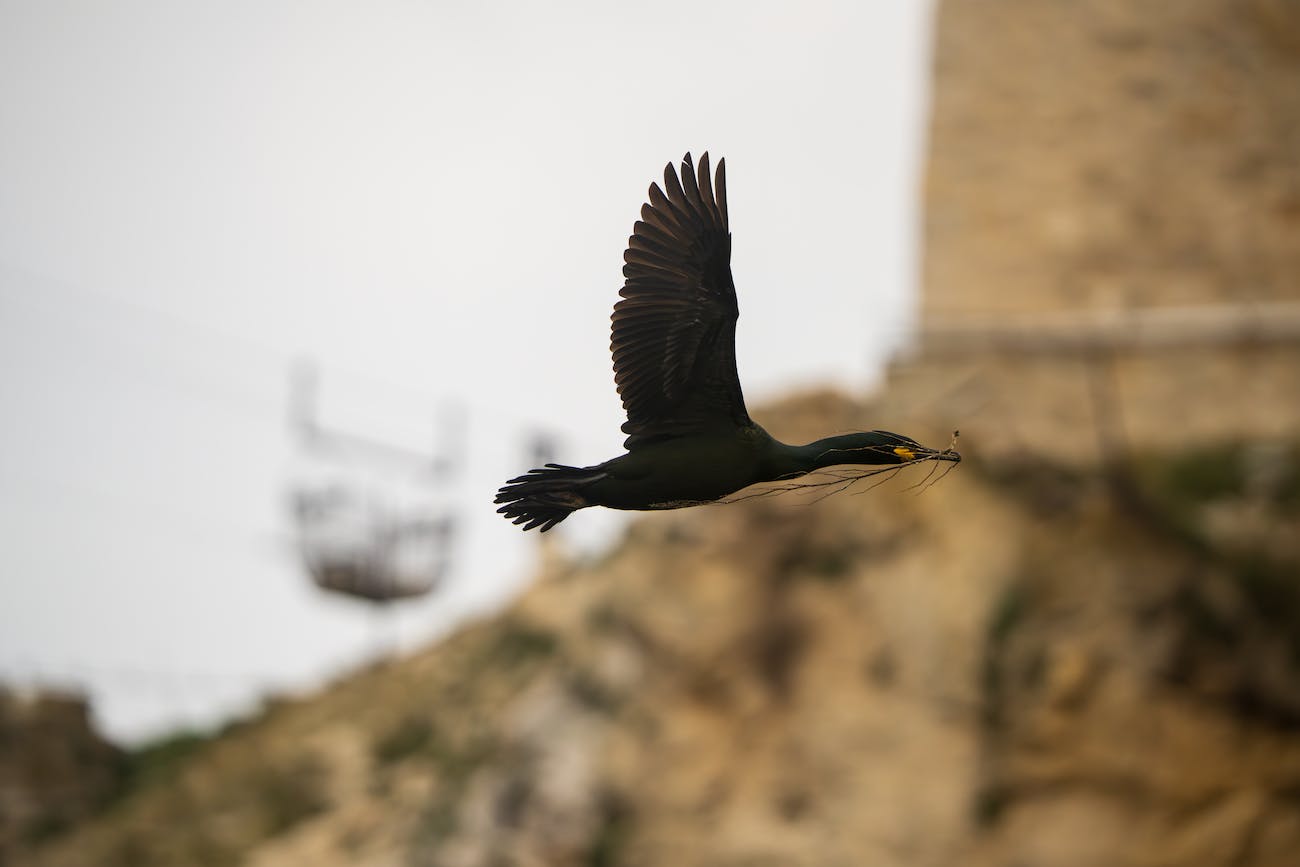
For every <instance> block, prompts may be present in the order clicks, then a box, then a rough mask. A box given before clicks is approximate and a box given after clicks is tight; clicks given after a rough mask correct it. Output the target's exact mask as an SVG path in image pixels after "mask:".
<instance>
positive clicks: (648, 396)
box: [496, 153, 961, 532]
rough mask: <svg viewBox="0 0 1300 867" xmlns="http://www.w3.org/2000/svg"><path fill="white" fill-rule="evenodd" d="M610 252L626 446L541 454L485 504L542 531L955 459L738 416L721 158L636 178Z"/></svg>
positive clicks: (948, 452) (882, 438)
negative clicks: (645, 180)
mask: <svg viewBox="0 0 1300 867" xmlns="http://www.w3.org/2000/svg"><path fill="white" fill-rule="evenodd" d="M623 261H624V262H625V264H624V266H623V276H624V277H625V278H626V282H625V283H624V285H623V289H622V291H620V292H619V295H621V296H622V299H621V300H620V301H619V302H618V303H617V304H615V305H614V314H613V316H612V320H613V327H612V336H611V340H610V350H611V351H612V353H613V355H614V382H615V384H616V385H617V386H618V393H619V396H620V397H622V399H623V408H624V409H625V410H626V411H627V422H626V423H625V424H624V425H623V432H624V433H626V434H627V435H628V437H627V439H626V440H625V441H624V443H623V445H624V447H625V448H626V449H627V454H625V455H621V456H619V457H616V458H613V459H611V460H608V461H605V462H604V463H603V464H597V465H596V466H592V467H569V466H563V465H560V464H547V465H546V466H544V467H541V468H539V469H535V470H530V471H529V472H528V473H526V474H524V475H522V476H519V477H517V478H514V479H511V480H510V481H509V482H507V483H506V484H505V485H504V486H503V487H502V488H501V489H500V490H498V491H497V495H496V502H497V503H501V504H503V505H502V506H501V508H499V509H497V511H498V512H500V513H501V514H503V515H505V516H506V517H507V518H509V519H511V520H513V521H514V523H516V524H523V525H524V529H525V530H531V529H532V528H534V527H540V528H541V530H542V532H546V531H547V530H549V529H551V528H552V527H554V526H555V525H556V524H558V523H560V522H561V521H563V520H564V519H565V518H567V517H568V516H569V513H570V512H573V511H574V510H576V509H584V508H586V507H587V506H607V507H609V508H611V509H679V508H683V507H685V506H698V505H702V504H704V503H711V502H715V501H717V500H719V499H721V498H723V497H725V496H727V495H728V494H731V493H734V492H736V491H738V490H740V489H741V488H745V487H748V486H749V485H752V484H754V483H756V482H769V481H776V480H779V479H792V478H795V477H798V476H802V475H804V474H806V473H810V472H813V471H814V470H819V469H822V468H825V467H831V466H837V465H841V464H868V465H893V464H904V463H911V462H916V461H926V460H939V461H960V460H961V455H959V454H958V453H957V452H956V451H954V450H952V449H944V450H942V451H940V450H937V449H931V448H926V447H925V446H922V445H921V444H920V443H918V442H916V441H915V440H913V439H910V438H908V437H905V436H901V435H899V434H895V433H890V432H888V431H879V430H876V431H867V432H862V433H849V434H842V435H840V436H832V437H827V438H826V439H820V440H817V441H816V442H812V443H808V444H807V445H802V446H793V445H787V444H785V443H782V442H779V441H777V440H775V439H773V438H772V437H771V436H770V435H768V433H767V431H765V430H763V428H761V427H759V426H758V425H757V424H755V423H754V422H753V421H752V420H751V419H750V417H749V413H748V412H746V410H745V399H744V396H743V395H742V394H741V391H740V380H739V378H738V377H737V375H736V347H735V342H736V318H737V316H738V315H739V311H738V309H737V307H736V289H735V286H734V284H733V283H732V280H731V232H730V231H729V229H728V219H727V173H726V160H719V161H718V172H717V180H716V183H715V182H713V181H712V180H711V179H710V177H709V155H708V154H707V153H705V154H703V155H702V156H701V157H700V165H699V171H698V175H697V172H696V170H695V166H694V165H693V164H692V162H691V155H690V154H689V153H688V154H686V156H685V157H684V158H683V160H682V171H681V179H680V181H679V180H678V176H677V172H676V171H675V170H674V167H673V165H672V163H669V164H668V165H667V167H665V169H664V186H663V189H662V190H661V189H660V188H659V185H658V184H651V185H650V201H649V202H648V203H646V204H644V205H642V207H641V219H640V220H638V221H637V223H636V226H635V228H634V230H633V232H632V236H631V237H630V238H629V239H628V244H627V251H626V252H625V253H624V254H623Z"/></svg>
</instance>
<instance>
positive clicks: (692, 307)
mask: <svg viewBox="0 0 1300 867" xmlns="http://www.w3.org/2000/svg"><path fill="white" fill-rule="evenodd" d="M623 261H624V262H625V263H626V264H624V266H623V276H624V277H625V278H626V280H625V282H624V284H623V289H622V290H621V291H620V292H619V294H620V295H621V296H622V300H620V301H619V302H618V303H617V304H615V305H614V315H613V317H612V319H613V327H612V335H611V340H610V350H611V352H612V353H613V355H614V382H615V383H616V384H617V386H618V393H619V396H620V397H622V398H623V408H624V409H625V410H626V411H627V423H626V424H624V425H623V432H624V433H626V434H628V438H627V440H626V441H625V443H624V444H625V445H626V447H627V448H629V449H631V448H633V447H635V446H636V445H637V444H638V443H641V442H646V441H648V440H651V439H657V438H660V437H666V436H678V435H682V434H690V433H696V432H700V431H704V430H716V429H719V428H734V427H739V426H742V425H746V424H748V423H749V413H748V412H746V410H745V398H744V395H743V394H742V393H741V390H740V380H739V378H738V377H737V376H736V318H737V316H738V315H739V314H738V310H737V308H736V288H735V285H734V284H733V283H732V280H731V233H730V231H729V230H728V224H727V173H726V160H719V161H718V174H717V183H716V186H715V184H714V183H713V182H712V181H711V179H710V177H709V155H708V154H707V153H706V154H702V155H701V156H700V166H699V172H698V177H697V174H696V170H695V166H694V165H693V164H692V162H691V155H690V154H687V155H686V156H685V157H684V158H683V160H682V172H681V180H680V181H679V180H678V176H677V172H676V171H675V169H674V168H673V165H672V164H671V163H669V164H668V166H667V167H665V169H664V188H663V189H662V190H661V189H660V188H659V185H658V184H651V185H650V201H649V202H648V203H647V204H645V205H642V206H641V219H640V220H638V221H637V223H636V227H635V229H634V230H633V233H632V237H630V238H629V239H628V244H627V252H625V253H624V254H623Z"/></svg>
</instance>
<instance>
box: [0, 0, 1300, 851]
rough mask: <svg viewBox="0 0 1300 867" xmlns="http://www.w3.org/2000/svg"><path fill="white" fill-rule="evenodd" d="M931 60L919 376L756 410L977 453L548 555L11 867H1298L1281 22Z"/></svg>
mask: <svg viewBox="0 0 1300 867" xmlns="http://www.w3.org/2000/svg"><path fill="white" fill-rule="evenodd" d="M936 27H937V30H936V60H935V64H936V70H935V74H936V78H935V97H934V111H935V113H934V119H933V125H932V136H931V154H930V162H929V170H928V174H927V181H926V190H925V202H926V218H925V220H926V222H925V244H926V249H925V260H924V300H923V304H922V315H921V320H920V323H919V330H918V338H917V340H916V342H915V345H914V346H913V347H912V348H911V350H910V352H909V353H908V354H907V355H906V356H904V357H902V358H900V359H898V361H897V362H896V363H895V364H894V366H893V368H892V369H891V371H890V376H889V379H888V382H887V383H886V385H885V386H884V388H883V390H882V391H881V393H880V394H879V395H876V396H875V397H873V398H872V399H871V400H870V401H865V402H863V401H857V400H853V399H849V398H846V397H842V396H836V395H830V394H820V395H818V394H814V395H805V396H803V397H800V398H792V399H791V400H789V401H787V402H786V403H785V404H783V405H780V406H775V407H767V408H756V409H755V413H754V414H755V417H756V418H757V419H758V420H759V421H760V422H762V423H763V424H765V425H766V426H768V428H769V429H770V430H771V431H772V432H773V433H774V434H776V435H778V436H781V437H784V438H788V439H792V440H807V439H810V438H812V437H815V436H819V435H823V434H825V433H827V432H831V431H844V430H849V429H855V428H864V427H880V426H885V427H889V428H892V429H899V430H904V431H907V432H908V433H913V434H915V435H917V436H918V438H920V439H922V440H924V441H927V442H937V443H944V442H946V441H947V438H948V436H949V433H950V431H951V429H952V428H955V427H960V428H961V430H962V438H961V443H960V445H961V448H962V450H963V452H964V453H965V454H967V456H968V460H967V461H965V462H964V463H963V464H961V465H960V466H959V467H957V468H956V469H955V470H954V471H953V472H951V473H949V474H947V475H946V476H944V477H943V478H942V479H941V480H936V478H933V477H928V476H927V472H928V469H929V468H928V467H925V466H921V467H912V468H908V469H907V470H906V471H905V472H902V473H899V474H898V476H897V478H894V479H892V480H890V481H887V482H886V483H885V484H883V485H881V486H880V487H878V488H873V487H871V482H870V481H861V482H858V483H856V484H855V485H853V486H852V487H850V488H849V489H848V490H844V491H840V492H838V493H835V494H834V495H832V496H827V497H823V496H821V495H822V494H824V493H827V492H829V491H830V489H820V490H811V491H805V492H793V493H785V494H781V495H780V496H775V497H759V498H754V499H749V500H746V501H744V502H740V503H737V504H734V505H728V506H715V507H706V508H698V509H691V510H686V511H682V512H678V513H665V514H657V515H648V516H646V517H645V518H643V519H641V520H638V521H637V522H636V523H635V524H633V525H632V527H631V529H630V531H629V532H628V534H627V536H626V538H625V539H623V540H622V541H621V542H620V543H619V544H617V545H616V546H614V547H613V548H612V549H611V550H610V551H609V552H608V553H607V554H605V555H603V556H602V557H600V558H598V559H594V560H586V559H575V558H573V557H571V556H569V555H567V554H566V553H565V549H564V544H563V536H562V530H563V528H561V532H558V533H557V534H556V536H557V537H558V539H557V540H556V541H555V542H554V543H552V544H549V545H547V546H546V547H544V548H543V550H542V553H543V556H542V558H541V559H542V565H541V566H540V567H539V574H538V576H537V580H536V582H535V583H534V585H533V587H532V589H531V590H530V591H529V592H528V593H527V594H526V595H524V596H523V597H522V598H521V599H520V600H518V602H517V603H516V604H515V605H513V606H512V607H511V608H510V609H509V610H507V611H505V612H504V613H502V614H501V615H500V616H499V617H496V618H493V619H491V620H489V621H486V622H483V623H479V624H476V625H472V626H469V627H466V628H464V629H462V630H461V631H460V632H459V633H458V634H456V635H455V636H453V637H452V638H451V639H449V640H448V641H446V642H444V643H442V644H440V645H439V646H437V647H433V648H429V649H427V650H426V651H423V652H421V653H419V654H417V655H415V656H413V657H410V658H407V659H402V660H395V661H393V662H390V663H388V664H385V665H382V666H378V667H375V668H373V669H370V670H367V671H363V672H359V673H357V674H356V675H355V676H353V677H351V678H349V679H347V680H345V681H343V682H341V683H338V684H336V685H334V686H333V687H331V688H329V689H328V690H326V691H324V692H323V693H322V694H320V695H318V696H315V697H310V698H306V699H301V700H293V701H282V702H278V703H275V704H274V705H272V706H270V707H268V708H267V709H266V711H265V713H263V714H262V715H261V716H259V717H258V718H257V719H254V720H249V721H247V722H244V723H241V724H237V725H234V726H232V727H231V728H230V729H229V730H228V731H226V732H225V733H223V734H221V735H220V736H216V737H212V738H208V739H188V740H181V741H178V742H175V743H170V744H166V745H162V746H161V747H160V748H156V749H155V750H153V751H151V752H149V753H148V754H147V755H146V756H143V757H140V756H137V757H135V758H134V759H133V761H135V762H136V764H137V765H138V766H141V767H143V768H144V769H145V770H143V771H141V772H139V773H136V774H134V775H133V776H132V777H131V782H130V784H129V785H128V786H127V787H126V788H125V789H124V790H123V792H122V794H120V795H119V797H118V798H117V800H116V801H115V802H114V803H113V804H112V805H111V806H109V807H108V808H107V809H106V810H104V811H103V812H101V813H100V814H99V815H98V817H97V818H94V819H92V820H90V821H88V822H85V823H83V824H81V825H79V826H77V827H75V828H73V829H72V830H70V831H66V832H64V833H63V834H61V835H58V836H54V837H52V838H49V839H43V840H41V841H36V842H35V843H33V844H32V845H31V846H30V847H29V848H27V849H25V850H24V851H23V852H22V854H21V855H18V856H15V862H14V863H24V864H34V865H50V867H54V865H69V867H72V865H84V864H94V865H105V867H113V865H121V867H126V865H132V867H135V865H169V867H172V865H224V864H249V865H267V867H270V865H296V864H313V865H317V867H329V865H344V864H348V865H353V864H363V865H376V867H387V865H394V867H396V865H431V867H432V865H437V867H498V865H539V867H540V865H584V867H585V865H647V867H651V865H663V864H673V865H678V867H696V865H699V867H705V865H708V867H740V865H746V867H761V865H773V867H777V865H780V867H800V865H809V867H813V865H816V867H836V865H845V867H850V865H852V867H857V865H873V867H874V865H882V867H890V865H898V867H903V865H909V867H948V865H953V864H963V865H973V867H981V865H989V867H993V865H1006V867H1011V865H1034V867H1085V865H1088V867H1091V865H1097V864H1106V865H1117V867H1122V865H1145V867H1155V865H1168V867H1175V865H1187V867H1200V865H1207V864H1233V865H1242V867H1270V865H1277V867H1282V865H1291V864H1294V863H1296V858H1297V856H1296V853H1297V852H1300V401H1297V400H1296V395H1297V394H1300V379H1298V378H1297V377H1300V349H1298V344H1297V339H1298V338H1300V327H1298V323H1300V317H1298V316H1297V303H1300V156H1298V155H1300V4H1297V3H1295V2H1290V0H1240V2H1238V0H1180V2H1165V3H1144V4H1133V3H1125V2H1117V0H1087V2H1076V3H1058V2H1046V0H946V2H942V3H940V4H939V6H938V11H937V22H936ZM931 482H935V484H933V485H932V486H931V485H930V483H931ZM581 519H582V515H581V514H579V515H578V516H576V517H575V518H573V520H581ZM146 771H147V772H146Z"/></svg>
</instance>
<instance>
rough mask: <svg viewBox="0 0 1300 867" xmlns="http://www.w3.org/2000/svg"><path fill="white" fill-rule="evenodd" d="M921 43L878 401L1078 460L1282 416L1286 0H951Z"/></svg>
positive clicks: (1289, 227)
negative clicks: (903, 280)
mask: <svg viewBox="0 0 1300 867" xmlns="http://www.w3.org/2000/svg"><path fill="white" fill-rule="evenodd" d="M934 58H935V60H934V89H933V116H932V122H931V130H930V153H929V162H928V169H927V173H926V179H925V188H924V203H925V222H924V245H925V249H924V257H923V261H922V273H923V291H922V303H921V319H920V329H919V337H918V340H917V342H916V345H915V346H914V347H913V351H912V353H911V354H910V355H909V356H908V357H906V358H904V359H900V360H899V362H898V363H897V364H896V365H895V369H894V372H893V377H892V382H891V388H890V390H889V396H890V399H891V404H890V406H891V409H892V410H893V412H894V413H897V414H916V415H919V416H926V417H931V418H933V419H934V420H935V421H936V422H939V423H941V424H943V425H948V426H960V427H961V428H962V430H963V432H965V433H967V434H969V435H970V436H972V437H976V436H978V437H979V439H980V441H981V447H982V448H984V449H986V450H988V449H998V450H1001V451H1003V452H1006V453H1010V452H1024V451H1030V452H1034V453H1036V454H1040V455H1049V454H1050V455H1051V456H1053V457H1054V458H1056V459H1062V458H1064V459H1067V460H1071V461H1075V462H1081V463H1088V462H1092V461H1095V460H1097V459H1098V458H1099V457H1105V456H1106V453H1107V452H1108V451H1113V450H1114V449H1116V448H1121V449H1122V448H1123V446H1124V445H1125V444H1131V445H1133V446H1137V447H1140V448H1152V447H1156V446H1162V445H1164V444H1167V443H1169V442H1171V441H1177V442H1182V443H1185V444H1205V443H1209V442H1213V441H1216V440H1222V439H1225V438H1232V437H1238V436H1244V437H1272V438H1288V437H1293V436H1295V435H1296V433H1297V432H1298V431H1300V401H1296V400H1295V399H1294V398H1293V395H1295V394H1297V393H1300V6H1298V5H1297V4H1296V3H1294V2H1291V0H1188V2H1182V3H1124V2H1116V0H1087V2H1081V3H1052V2H1043V0H944V2H942V3H940V4H939V7H938V14H937V17H936V31H935V46H934ZM1117 441H1122V442H1117Z"/></svg>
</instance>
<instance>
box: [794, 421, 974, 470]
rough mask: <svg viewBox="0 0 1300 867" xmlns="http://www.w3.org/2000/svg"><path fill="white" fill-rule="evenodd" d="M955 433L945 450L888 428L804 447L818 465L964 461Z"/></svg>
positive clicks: (884, 464)
mask: <svg viewBox="0 0 1300 867" xmlns="http://www.w3.org/2000/svg"><path fill="white" fill-rule="evenodd" d="M954 445H956V436H955V435H954V437H953V442H952V443H951V444H949V446H948V448H946V449H932V448H930V447H928V446H923V445H921V444H920V443H918V442H917V441H916V440H914V439H912V438H911V437H906V436H903V435H902V434H896V433H894V432H893V431H887V430H871V431H862V432H860V433H852V434H841V435H839V436H834V437H828V438H826V439H824V440H818V441H817V442H815V443H811V444H809V445H808V446H806V447H805V448H808V449H810V450H811V451H812V452H814V454H813V460H814V461H815V463H816V465H817V466H819V467H827V466H833V465H835V464H869V465H874V466H893V465H896V464H910V463H915V462H917V461H952V462H953V463H957V462H959V461H961V455H960V454H958V453H957V450H956V449H954V448H953V446H954Z"/></svg>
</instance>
